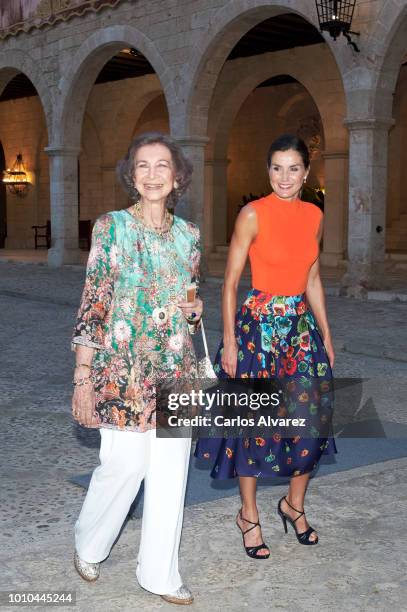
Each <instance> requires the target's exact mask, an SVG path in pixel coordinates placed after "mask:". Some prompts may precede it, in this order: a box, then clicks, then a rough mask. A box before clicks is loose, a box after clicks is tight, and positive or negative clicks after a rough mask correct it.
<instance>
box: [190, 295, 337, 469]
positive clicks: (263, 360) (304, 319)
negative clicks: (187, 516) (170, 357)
mask: <svg viewBox="0 0 407 612" xmlns="http://www.w3.org/2000/svg"><path fill="white" fill-rule="evenodd" d="M235 335H236V338H237V342H238V346H239V350H238V360H237V371H236V378H237V379H239V378H240V379H247V378H249V379H259V378H270V379H273V378H274V379H275V380H277V381H279V380H281V381H284V387H285V389H286V390H288V401H287V403H286V406H285V408H284V409H283V414H285V415H286V416H287V415H288V416H291V417H297V416H307V415H308V416H310V418H311V421H312V419H314V421H315V422H316V420H315V419H316V416H315V415H316V413H318V414H323V416H322V418H326V415H327V414H328V415H329V414H330V412H331V411H332V408H333V405H332V385H333V380H332V371H331V367H330V365H329V360H328V356H327V353H326V350H325V347H324V344H323V341H322V338H321V336H320V333H319V331H318V328H317V325H316V322H315V319H314V316H313V314H312V312H311V311H310V310H309V309H308V307H307V304H306V300H305V295H304V294H300V295H293V296H276V295H271V294H268V293H265V292H263V291H259V290H258V289H251V290H250V291H249V293H248V295H247V298H246V300H245V301H244V303H243V305H242V307H241V308H240V310H239V312H238V313H237V317H236V330H235ZM222 352H223V342H222V343H221V345H220V347H219V350H218V352H217V355H216V359H215V364H214V369H215V372H216V374H217V376H218V378H219V379H228V378H229V376H228V374H226V372H225V371H224V370H223V368H222V365H221V358H222ZM312 415H314V416H312ZM318 418H319V417H318ZM268 431H269V433H270V430H268ZM271 434H272V435H271V436H270V435H269V436H268V437H263V436H261V435H256V436H255V437H223V438H220V437H213V438H211V437H201V438H199V439H198V442H197V446H196V450H195V456H196V457H198V458H200V459H207V460H209V461H211V462H213V463H214V465H213V469H212V472H211V476H212V477H213V478H216V479H226V478H234V477H235V476H255V477H270V476H280V477H281V476H283V477H290V476H297V475H301V474H305V473H308V472H311V471H312V470H313V469H314V468H315V467H316V466H317V464H318V461H319V459H320V458H321V455H322V454H332V453H336V452H337V450H336V446H335V441H334V439H333V437H330V436H328V437H326V436H325V437H320V435H319V429H318V427H314V426H312V427H311V428H308V431H307V435H306V436H304V437H302V436H301V435H295V436H294V437H283V436H282V435H281V433H280V432H279V431H276V432H275V433H272V432H271Z"/></svg>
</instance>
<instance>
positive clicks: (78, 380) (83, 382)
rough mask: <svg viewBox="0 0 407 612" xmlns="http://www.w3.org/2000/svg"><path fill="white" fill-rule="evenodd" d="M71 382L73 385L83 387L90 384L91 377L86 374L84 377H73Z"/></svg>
mask: <svg viewBox="0 0 407 612" xmlns="http://www.w3.org/2000/svg"><path fill="white" fill-rule="evenodd" d="M72 384H73V386H74V387H83V386H84V385H89V384H92V379H91V378H90V376H87V377H86V378H76V379H75V378H74V380H73V381H72Z"/></svg>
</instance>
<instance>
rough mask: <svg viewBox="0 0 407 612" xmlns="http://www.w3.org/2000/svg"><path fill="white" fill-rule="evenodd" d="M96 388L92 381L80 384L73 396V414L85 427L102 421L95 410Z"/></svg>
mask: <svg viewBox="0 0 407 612" xmlns="http://www.w3.org/2000/svg"><path fill="white" fill-rule="evenodd" d="M95 399H96V398H95V390H94V388H93V385H92V384H91V383H88V384H86V385H78V386H76V387H75V388H74V392H73V397H72V415H73V418H74V419H75V421H78V423H79V424H80V425H83V426H84V427H95V426H96V425H98V424H99V423H100V420H99V416H98V414H97V413H96V411H95V404H96V402H95Z"/></svg>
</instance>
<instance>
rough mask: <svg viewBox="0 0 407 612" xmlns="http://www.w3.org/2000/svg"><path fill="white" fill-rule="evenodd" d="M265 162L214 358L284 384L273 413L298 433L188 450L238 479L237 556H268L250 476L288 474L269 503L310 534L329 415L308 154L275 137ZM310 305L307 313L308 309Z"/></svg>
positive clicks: (226, 374) (235, 240) (231, 270)
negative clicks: (263, 182)
mask: <svg viewBox="0 0 407 612" xmlns="http://www.w3.org/2000/svg"><path fill="white" fill-rule="evenodd" d="M267 167H268V173H269V178H270V183H271V187H272V189H273V192H272V193H271V194H270V195H268V196H266V197H264V198H261V199H259V200H256V201H254V202H251V203H250V204H247V206H245V207H244V208H243V210H242V211H241V212H240V214H239V216H238V218H237V221H236V225H235V229H234V233H233V237H232V242H231V245H230V249H229V255H228V262H227V266H226V272H225V284H224V292H223V323H224V331H223V342H222V343H221V345H220V347H219V351H218V354H217V357H216V363H215V371H217V373H218V375H219V377H220V378H223V379H227V378H249V379H253V378H255V379H258V378H261V379H277V381H279V382H280V383H281V384H282V386H283V388H284V390H285V392H286V393H285V396H284V402H282V404H281V406H280V408H279V413H278V414H279V416H281V417H298V416H300V417H304V419H305V421H306V422H308V423H309V426H308V427H307V429H306V430H305V431H304V433H303V432H302V431H301V435H293V436H287V437H285V436H284V435H281V433H280V432H277V431H271V432H270V434H271V435H269V436H264V437H262V436H257V437H250V436H244V437H241V438H232V437H227V436H225V437H224V438H223V439H220V438H215V439H214V438H212V439H208V438H207V439H205V438H202V439H201V440H200V441H199V443H198V445H197V450H196V454H197V456H199V457H201V458H205V459H213V460H214V463H215V465H214V469H213V471H212V476H213V477H214V478H220V479H224V478H232V477H235V476H238V477H239V481H240V492H241V496H242V507H241V509H240V510H239V512H238V516H237V519H236V522H237V525H238V527H239V528H240V530H241V532H242V534H243V544H244V547H245V550H246V553H247V554H248V555H249V556H250V557H252V558H254V559H266V558H267V557H269V555H270V551H269V548H268V546H267V545H266V544H265V543H264V541H263V538H262V535H261V528H260V522H259V514H258V510H257V505H256V484H257V478H259V477H260V478H261V477H264V476H272V477H277V478H278V477H283V478H284V477H285V478H287V477H291V480H290V486H289V490H288V494H287V495H286V496H284V497H282V498H281V499H280V501H279V502H278V507H277V509H278V514H279V516H280V517H281V519H282V521H283V525H284V529H285V532H286V533H287V522H288V523H290V525H291V526H292V527H293V529H294V532H295V535H296V537H297V539H298V541H299V543H300V544H305V545H315V544H317V542H318V536H317V533H316V531H315V530H314V529H313V528H312V527H311V526H310V525H309V523H308V522H307V519H306V517H305V512H304V498H305V492H306V489H307V485H308V481H309V477H310V474H311V472H312V470H313V469H314V468H315V467H316V466H317V464H318V462H319V460H320V457H321V455H322V453H335V452H336V448H335V442H334V440H333V439H332V438H329V437H327V435H326V432H327V431H329V428H327V427H326V420H327V419H328V420H329V419H330V415H331V412H332V410H331V390H332V372H331V367H332V366H333V363H334V349H333V344H332V339H331V333H330V329H329V325H328V318H327V313H326V307H325V298H324V290H323V287H322V283H321V278H320V273H319V241H320V239H321V235H322V212H321V210H320V209H319V208H318V207H317V206H315V205H313V204H310V203H308V202H304V201H302V200H301V192H302V188H303V185H304V183H305V181H306V179H307V176H308V173H309V170H310V159H309V152H308V149H307V147H306V145H305V143H304V142H303V141H302V140H301V139H299V138H297V137H296V136H293V135H290V134H285V135H283V136H281V137H280V138H278V139H277V140H275V141H274V142H273V143H272V144H271V146H270V149H269V152H268V157H267ZM247 256H249V258H250V264H251V272H252V287H253V288H252V289H251V290H250V292H249V294H248V296H247V298H246V300H245V302H244V303H243V304H242V306H241V308H240V309H239V311H238V314H237V317H236V316H235V313H236V294H237V288H238V284H239V279H240V276H241V274H242V271H243V268H244V265H245V263H246V259H247ZM310 308H311V309H312V311H311V309H310Z"/></svg>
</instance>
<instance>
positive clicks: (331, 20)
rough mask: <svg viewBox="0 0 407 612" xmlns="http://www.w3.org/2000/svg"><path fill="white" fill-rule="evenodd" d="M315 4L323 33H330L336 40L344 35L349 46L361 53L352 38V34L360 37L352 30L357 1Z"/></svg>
mask: <svg viewBox="0 0 407 612" xmlns="http://www.w3.org/2000/svg"><path fill="white" fill-rule="evenodd" d="M315 4H316V6H317V13H318V21H319V27H320V30H321V32H323V31H324V30H325V31H326V32H329V33H330V35H331V36H332V38H333V39H334V40H336V39H337V38H338V36H339V35H340V34H341V33H342V34H343V35H344V37H345V38H346V40H347V41H348V44H349V45H352V47H353V48H354V49H355V51H357V52H359V51H360V49H358V47H357V45H356V43H354V42H353V40H352V39H351V37H350V34H353V35H355V36H359V32H352V31H351V29H350V28H351V25H352V19H353V11H354V10H355V4H356V0H315Z"/></svg>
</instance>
